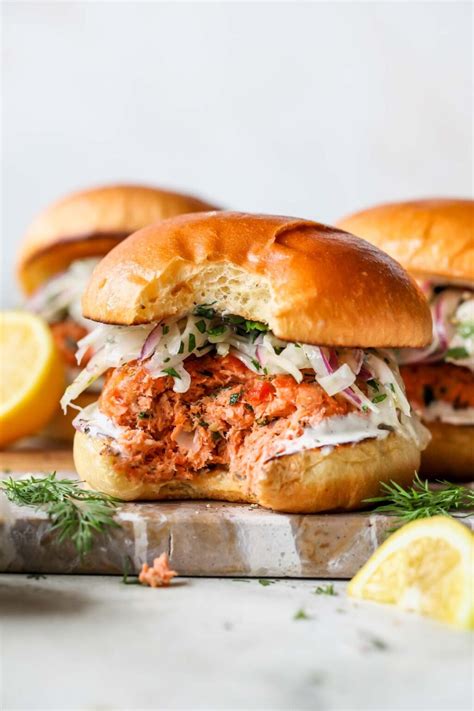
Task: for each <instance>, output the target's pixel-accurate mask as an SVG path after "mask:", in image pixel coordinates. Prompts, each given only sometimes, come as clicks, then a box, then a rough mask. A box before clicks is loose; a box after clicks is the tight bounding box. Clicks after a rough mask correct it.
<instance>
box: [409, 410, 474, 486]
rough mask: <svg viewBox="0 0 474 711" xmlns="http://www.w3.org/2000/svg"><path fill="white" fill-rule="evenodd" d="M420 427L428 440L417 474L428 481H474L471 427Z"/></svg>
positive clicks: (430, 424) (473, 433) (435, 424)
mask: <svg viewBox="0 0 474 711" xmlns="http://www.w3.org/2000/svg"><path fill="white" fill-rule="evenodd" d="M424 424H425V426H426V427H428V429H429V430H430V432H431V436H432V440H431V442H430V443H429V445H428V447H427V449H425V451H424V452H423V454H422V456H421V473H422V474H424V475H425V476H427V477H429V478H430V479H452V480H453V481H469V480H470V481H472V480H474V426H470V425H449V424H447V423H446V422H425V423H424Z"/></svg>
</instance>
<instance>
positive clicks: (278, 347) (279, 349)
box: [274, 346, 285, 355]
mask: <svg viewBox="0 0 474 711" xmlns="http://www.w3.org/2000/svg"><path fill="white" fill-rule="evenodd" d="M274 350H275V353H276V354H277V355H280V353H281V352H282V351H283V350H285V349H284V347H283V346H275V348H274Z"/></svg>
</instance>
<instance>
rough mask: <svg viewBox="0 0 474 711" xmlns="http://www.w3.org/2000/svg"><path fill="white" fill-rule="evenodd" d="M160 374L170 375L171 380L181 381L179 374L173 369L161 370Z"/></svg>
mask: <svg viewBox="0 0 474 711" xmlns="http://www.w3.org/2000/svg"><path fill="white" fill-rule="evenodd" d="M161 372H162V373H166V375H171V377H172V378H178V380H181V376H180V374H179V373H178V372H177V371H176V370H175V369H174V368H163V370H162V371H161Z"/></svg>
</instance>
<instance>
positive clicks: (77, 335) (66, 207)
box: [18, 185, 213, 438]
mask: <svg viewBox="0 0 474 711" xmlns="http://www.w3.org/2000/svg"><path fill="white" fill-rule="evenodd" d="M210 209H213V208H212V207H211V206H210V205H209V204H207V203H205V202H202V201H201V200H198V199H196V198H194V197H191V196H188V195H182V194H179V193H172V192H168V191H165V190H160V189H157V188H151V187H144V186H139V185H111V186H104V187H100V188H95V189H91V190H85V191H81V192H76V193H73V194H72V195H69V196H67V197H65V198H63V199H62V200H60V201H58V202H56V203H54V204H53V205H51V206H49V207H48V208H47V209H46V210H44V211H43V212H42V213H41V214H40V215H38V217H37V218H36V219H35V220H34V221H33V223H32V224H31V226H30V227H29V229H28V230H27V233H26V235H25V238H24V240H23V243H22V245H21V248H20V253H19V258H18V277H19V281H20V285H21V287H22V289H23V292H24V294H25V296H26V298H27V302H26V306H27V308H29V309H30V310H32V311H34V312H36V313H38V314H40V315H41V316H43V318H45V319H46V320H47V321H48V323H49V324H50V327H51V331H52V333H53V337H54V340H55V342H56V346H57V348H58V350H59V352H60V355H61V357H62V360H63V362H64V365H65V368H66V371H67V373H68V376H69V379H70V380H71V379H72V377H74V376H75V375H76V371H77V364H76V360H75V352H76V349H77V342H78V341H79V340H81V338H83V337H84V336H86V335H87V334H88V332H89V331H90V330H91V325H92V326H93V324H91V322H90V321H88V320H87V319H85V318H83V316H82V313H81V308H80V298H81V294H82V292H83V291H84V288H85V286H86V284H87V282H88V280H89V278H90V276H91V274H92V270H93V268H94V267H95V265H96V264H97V263H98V262H99V260H100V258H101V257H103V256H104V254H106V253H107V252H108V251H109V250H110V249H112V247H114V246H115V245H116V244H117V243H118V242H120V241H122V240H123V239H124V238H125V237H127V236H128V235H130V234H132V233H133V232H135V231H136V230H138V229H140V228H141V227H145V226H146V225H148V224H151V223H154V222H156V221H158V220H160V219H165V218H168V217H172V216H174V215H180V214H183V213H186V212H198V211H203V210H210ZM86 359H87V355H86V356H85V360H86ZM92 399H95V396H94V395H93V393H92V394H91V393H90V392H88V393H84V394H83V396H82V403H83V404H86V403H87V402H91V401H92ZM51 429H52V432H51V433H52V434H54V435H56V436H59V437H62V436H65V437H66V438H67V437H69V438H72V436H73V433H74V430H73V429H72V427H71V426H70V423H69V424H68V423H67V421H64V418H63V417H62V418H56V420H55V422H54V425H53V427H52V428H51Z"/></svg>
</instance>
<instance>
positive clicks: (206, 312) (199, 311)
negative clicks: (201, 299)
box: [194, 301, 216, 319]
mask: <svg viewBox="0 0 474 711" xmlns="http://www.w3.org/2000/svg"><path fill="white" fill-rule="evenodd" d="M212 303H213V304H215V303H216V302H215V301H213V302H212ZM211 307H212V304H200V305H199V306H196V308H195V309H194V315H195V316H204V318H209V319H211V318H214V316H215V315H216V310H215V309H213V308H211Z"/></svg>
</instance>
